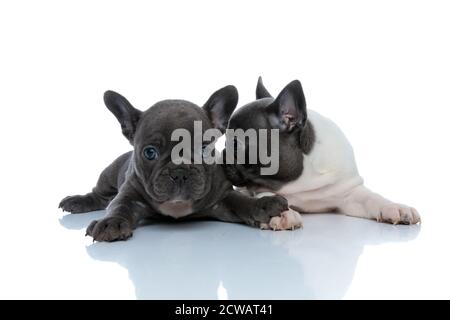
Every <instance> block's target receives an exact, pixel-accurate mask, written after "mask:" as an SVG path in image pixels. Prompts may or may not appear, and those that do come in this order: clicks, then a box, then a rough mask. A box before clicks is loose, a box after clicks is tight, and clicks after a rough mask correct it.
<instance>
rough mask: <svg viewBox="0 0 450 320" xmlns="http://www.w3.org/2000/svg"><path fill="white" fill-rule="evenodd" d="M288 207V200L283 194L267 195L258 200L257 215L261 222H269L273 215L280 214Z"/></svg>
mask: <svg viewBox="0 0 450 320" xmlns="http://www.w3.org/2000/svg"><path fill="white" fill-rule="evenodd" d="M288 209H289V205H288V201H287V200H286V199H285V198H283V197H282V196H278V195H274V196H265V197H262V198H259V199H258V200H257V202H256V213H255V216H256V219H257V220H258V221H259V222H262V223H264V222H265V223H267V222H269V220H270V219H271V218H272V217H275V216H279V215H280V214H281V213H282V212H283V211H286V210H288Z"/></svg>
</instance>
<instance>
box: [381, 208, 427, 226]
mask: <svg viewBox="0 0 450 320" xmlns="http://www.w3.org/2000/svg"><path fill="white" fill-rule="evenodd" d="M375 219H376V220H377V221H378V222H387V223H392V224H416V223H419V222H420V215H419V213H418V212H417V210H416V209H414V208H412V207H408V206H405V205H403V204H398V203H392V204H389V205H386V206H384V207H382V208H381V209H380V212H379V214H378V215H377V216H376V218H375Z"/></svg>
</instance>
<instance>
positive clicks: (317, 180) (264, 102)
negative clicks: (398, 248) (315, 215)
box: [226, 77, 420, 230]
mask: <svg viewBox="0 0 450 320" xmlns="http://www.w3.org/2000/svg"><path fill="white" fill-rule="evenodd" d="M256 99H257V100H256V101H254V102H251V103H249V104H247V105H245V106H243V107H241V108H239V109H238V110H237V111H236V112H235V113H234V114H233V115H232V117H231V119H230V121H229V125H228V127H229V128H231V129H243V130H247V129H249V128H253V129H257V130H259V129H269V130H270V129H279V170H278V172H277V173H276V174H274V175H261V174H260V167H261V166H260V165H248V164H228V165H227V166H226V174H227V177H228V178H229V180H230V181H231V182H232V183H233V184H234V185H236V186H240V187H245V188H246V189H247V190H248V191H250V192H252V193H255V192H256V193H259V192H264V191H270V192H273V193H275V194H278V195H282V196H283V197H285V198H286V199H287V200H288V202H289V206H290V208H291V209H290V210H289V211H288V212H284V213H282V215H281V216H278V217H274V218H272V219H271V221H270V223H269V225H267V226H265V227H271V228H272V229H277V230H283V229H293V228H296V227H299V226H301V225H302V220H301V216H300V214H299V213H302V212H305V213H306V212H308V213H309V212H311V213H312V212H330V211H334V212H340V213H344V214H346V215H349V216H353V217H360V218H367V219H374V220H377V221H380V222H388V223H393V224H398V223H401V224H415V223H418V222H420V216H419V214H418V213H417V211H416V210H415V209H414V208H412V207H409V206H406V205H402V204H398V203H395V202H392V201H390V200H387V199H385V198H383V197H382V196H380V195H378V194H376V193H374V192H372V191H370V190H369V189H367V188H366V187H365V186H364V184H363V179H362V178H361V177H360V175H359V173H358V170H357V167H356V163H355V159H354V156H353V150H352V147H351V145H350V143H349V142H348V140H347V139H346V137H345V136H344V134H343V133H342V131H341V130H340V129H339V127H338V126H337V125H336V124H334V123H333V122H332V121H331V120H329V119H327V118H325V117H323V116H321V115H320V114H318V113H317V112H314V111H312V110H308V111H307V109H306V102H305V96H304V94H303V89H302V86H301V84H300V82H299V81H298V80H295V81H292V82H291V83H289V84H288V85H287V86H286V87H285V88H284V89H283V90H282V91H281V93H280V94H279V95H278V96H277V97H276V98H275V99H274V98H272V96H271V95H270V93H269V92H268V91H267V89H266V88H265V87H264V85H263V82H262V79H261V77H260V78H259V80H258V84H257V88H256ZM243 143H244V147H248V146H245V142H243ZM292 209H294V210H292Z"/></svg>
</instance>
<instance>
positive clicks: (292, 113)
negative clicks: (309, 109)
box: [267, 80, 307, 132]
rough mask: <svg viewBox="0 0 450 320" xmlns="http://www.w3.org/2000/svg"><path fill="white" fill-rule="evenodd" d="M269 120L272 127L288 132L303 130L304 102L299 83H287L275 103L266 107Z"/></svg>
mask: <svg viewBox="0 0 450 320" xmlns="http://www.w3.org/2000/svg"><path fill="white" fill-rule="evenodd" d="M267 112H269V119H270V122H271V124H272V126H273V127H275V128H278V129H280V131H287V132H290V131H292V130H294V129H295V128H303V127H304V126H305V124H306V120H307V113H306V101H305V95H304V94H303V89H302V85H301V83H300V81H298V80H294V81H292V82H291V83H289V84H288V85H287V86H286V87H284V89H283V90H282V91H281V93H280V94H279V95H278V97H277V98H276V99H275V101H274V102H273V103H272V104H270V105H269V106H267Z"/></svg>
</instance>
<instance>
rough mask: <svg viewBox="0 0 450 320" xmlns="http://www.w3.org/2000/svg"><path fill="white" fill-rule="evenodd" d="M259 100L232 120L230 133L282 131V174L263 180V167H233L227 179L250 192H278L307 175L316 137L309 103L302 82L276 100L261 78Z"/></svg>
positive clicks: (280, 163)
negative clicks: (305, 169) (305, 166)
mask: <svg viewBox="0 0 450 320" xmlns="http://www.w3.org/2000/svg"><path fill="white" fill-rule="evenodd" d="M256 97H257V100H255V101H253V102H251V103H249V104H247V105H244V106H242V107H241V108H239V109H238V110H237V111H236V112H235V113H234V114H233V115H232V116H231V118H230V121H229V125H228V127H229V128H230V129H243V130H247V129H256V130H259V129H268V130H270V129H279V130H280V135H279V139H280V141H279V142H280V143H279V146H280V149H279V155H280V159H279V168H280V169H279V171H278V173H277V174H275V175H272V176H268V175H264V176H262V175H261V174H260V172H261V171H260V168H261V165H241V164H230V165H226V166H225V172H226V175H227V178H228V179H229V180H230V181H231V182H232V183H233V184H234V185H235V186H240V187H246V188H248V189H249V190H253V189H258V188H261V187H262V188H268V189H270V190H278V189H280V188H281V187H282V186H283V185H284V184H286V183H288V182H290V181H294V180H296V179H298V178H299V177H300V176H301V174H302V172H303V157H304V155H305V154H309V152H310V151H311V150H312V148H313V146H314V143H315V133H314V128H313V126H312V124H311V122H310V121H309V120H308V119H307V112H306V102H305V98H304V95H303V90H302V87H301V84H300V82H299V81H297V80H296V81H292V82H291V83H289V84H288V85H287V86H286V87H285V88H284V89H283V90H282V91H281V93H280V94H279V95H278V97H277V98H275V99H274V98H272V97H271V95H270V93H269V92H268V91H267V89H266V88H265V87H264V85H263V82H262V79H261V77H259V79H258V85H257V89H256Z"/></svg>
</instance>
